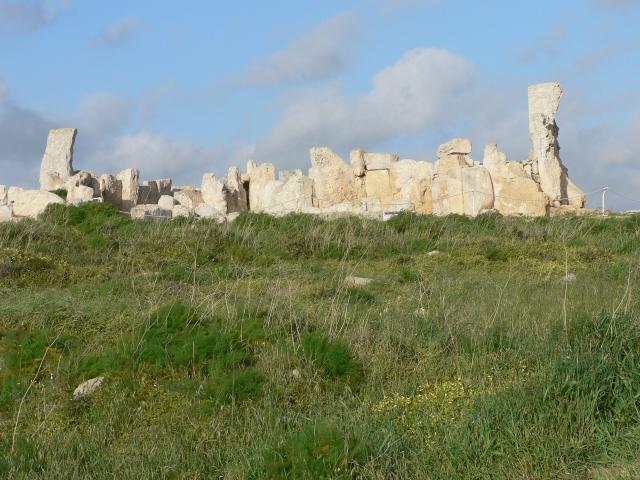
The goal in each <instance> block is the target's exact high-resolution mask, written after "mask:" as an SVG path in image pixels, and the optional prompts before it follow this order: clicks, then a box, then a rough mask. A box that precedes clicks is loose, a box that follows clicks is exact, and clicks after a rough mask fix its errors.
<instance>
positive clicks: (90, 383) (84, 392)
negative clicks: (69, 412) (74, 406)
mask: <svg viewBox="0 0 640 480" xmlns="http://www.w3.org/2000/svg"><path fill="white" fill-rule="evenodd" d="M103 383H104V377H96V378H92V379H91V380H87V381H86V382H82V383H81V384H80V385H78V386H77V387H76V389H75V390H74V391H73V399H74V400H79V399H81V398H84V397H88V396H89V395H91V394H93V393H94V392H95V391H96V390H98V388H100V387H101V386H102V384H103Z"/></svg>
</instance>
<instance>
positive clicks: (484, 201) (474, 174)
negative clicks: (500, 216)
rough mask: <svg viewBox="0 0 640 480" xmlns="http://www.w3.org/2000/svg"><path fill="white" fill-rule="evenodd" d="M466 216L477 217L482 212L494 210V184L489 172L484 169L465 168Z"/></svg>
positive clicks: (464, 199) (463, 181)
mask: <svg viewBox="0 0 640 480" xmlns="http://www.w3.org/2000/svg"><path fill="white" fill-rule="evenodd" d="M461 172H462V186H463V189H464V195H463V204H464V214H465V215H469V216H472V217H475V216H476V215H478V213H479V212H480V211H481V210H490V209H492V208H493V202H494V197H493V183H492V181H491V174H490V173H489V170H487V169H486V168H484V167H469V168H463V169H462V170H461Z"/></svg>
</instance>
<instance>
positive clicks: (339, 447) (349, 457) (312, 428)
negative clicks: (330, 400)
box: [263, 421, 371, 479]
mask: <svg viewBox="0 0 640 480" xmlns="http://www.w3.org/2000/svg"><path fill="white" fill-rule="evenodd" d="M370 451H371V449H370V448H369V446H368V445H367V444H366V443H365V442H363V441H362V440H361V439H359V438H358V437H357V436H356V435H354V434H352V433H350V434H347V433H345V432H344V431H342V430H341V429H339V428H338V427H337V426H336V425H335V424H333V423H332V422H328V421H316V422H315V423H313V424H309V425H306V426H305V427H304V428H303V429H302V430H301V431H300V432H298V433H297V434H294V435H290V436H288V437H287V438H286V439H285V441H284V443H283V445H281V446H279V447H276V448H271V449H268V450H266V451H265V452H264V454H263V458H264V469H265V472H264V473H266V474H267V476H268V477H269V478H276V479H280V478H281V479H284V478H299V479H320V478H336V479H349V478H359V476H358V471H359V468H360V467H361V466H362V465H364V464H365V463H366V462H367V460H368V459H369V457H370Z"/></svg>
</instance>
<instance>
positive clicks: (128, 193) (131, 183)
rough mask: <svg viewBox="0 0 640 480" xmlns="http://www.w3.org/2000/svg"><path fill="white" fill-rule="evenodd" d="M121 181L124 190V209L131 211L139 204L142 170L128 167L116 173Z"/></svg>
mask: <svg viewBox="0 0 640 480" xmlns="http://www.w3.org/2000/svg"><path fill="white" fill-rule="evenodd" d="M116 179H117V180H118V181H120V184H121V188H122V190H121V192H122V210H124V211H125V212H129V211H131V209H132V208H133V207H135V206H136V205H138V200H139V194H140V172H139V171H138V170H137V169H135V168H127V169H126V170H123V171H121V172H120V173H119V174H118V175H116Z"/></svg>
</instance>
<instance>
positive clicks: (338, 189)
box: [309, 147, 355, 208]
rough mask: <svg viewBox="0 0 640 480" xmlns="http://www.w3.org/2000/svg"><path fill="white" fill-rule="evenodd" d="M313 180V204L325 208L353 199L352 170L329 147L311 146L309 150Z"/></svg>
mask: <svg viewBox="0 0 640 480" xmlns="http://www.w3.org/2000/svg"><path fill="white" fill-rule="evenodd" d="M309 154H310V157H311V168H310V169H309V178H311V179H312V180H313V188H314V206H317V207H319V208H326V207H330V206H332V205H336V204H339V203H343V202H350V201H352V200H354V199H355V191H354V187H353V171H352V170H351V167H350V166H349V165H347V164H346V163H345V162H344V161H343V160H342V159H341V158H340V157H339V156H338V155H337V154H336V153H334V152H333V151H332V150H331V149H329V148H326V147H322V148H312V149H311V150H310V151H309Z"/></svg>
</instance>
